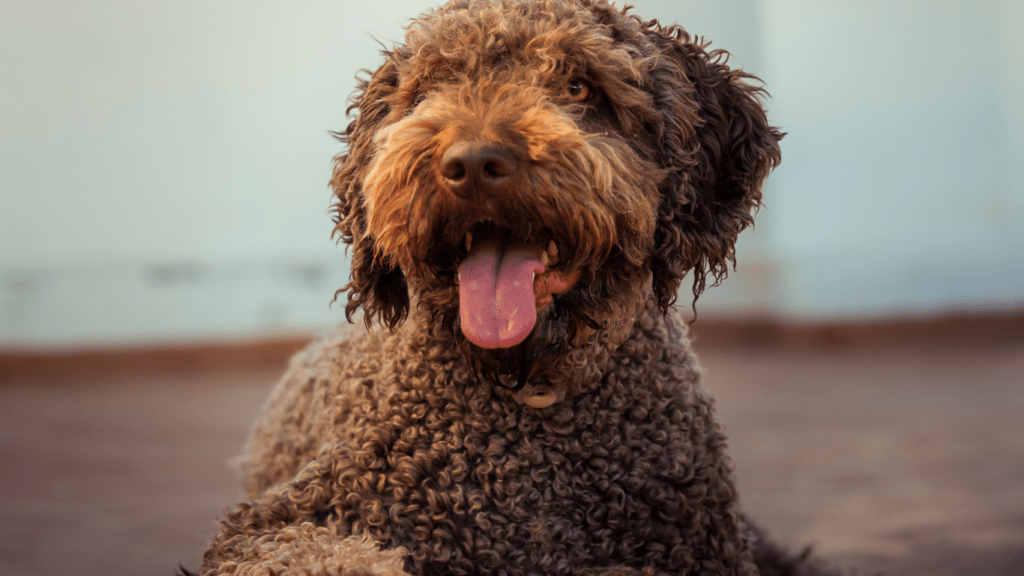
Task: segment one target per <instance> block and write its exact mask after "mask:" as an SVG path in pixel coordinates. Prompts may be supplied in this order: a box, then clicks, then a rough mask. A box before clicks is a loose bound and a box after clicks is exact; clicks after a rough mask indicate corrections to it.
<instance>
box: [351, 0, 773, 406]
mask: <svg viewBox="0 0 1024 576" xmlns="http://www.w3.org/2000/svg"><path fill="white" fill-rule="evenodd" d="M405 41H406V42H405V44H404V45H403V46H398V47H396V48H395V49H394V50H393V51H390V52H387V53H386V56H387V61H386V62H385V64H384V65H383V66H381V67H380V68H379V69H378V70H377V71H376V72H374V73H373V75H372V77H371V78H370V79H369V80H368V81H363V82H362V83H361V86H360V91H359V92H357V95H356V97H355V104H354V107H357V108H358V116H357V118H356V119H355V120H354V121H353V122H352V123H351V124H350V125H349V127H348V128H347V130H346V131H345V133H344V135H343V137H342V138H343V140H344V141H345V142H347V143H348V144H349V149H348V152H347V154H346V155H344V156H341V157H339V158H338V159H337V164H336V170H335V174H334V177H333V179H332V182H331V184H332V187H333V188H334V191H335V193H336V195H337V198H338V203H337V206H336V209H337V212H338V226H337V229H336V231H337V232H338V233H340V234H341V236H342V238H343V239H344V241H345V242H348V243H350V244H352V246H353V248H354V251H353V263H352V264H353V270H352V281H351V283H350V284H349V285H348V286H347V287H346V289H347V290H348V291H349V296H348V298H349V302H348V307H347V312H348V313H349V315H351V314H352V313H354V311H355V310H356V309H357V308H358V307H360V306H362V307H363V308H364V310H365V312H366V318H367V321H372V320H373V319H379V320H381V321H383V322H384V323H385V324H387V325H389V326H391V327H394V326H395V325H397V324H398V323H400V322H402V321H403V320H404V318H405V317H406V314H407V313H408V309H409V306H410V292H411V294H412V301H413V302H415V303H416V305H418V306H422V307H424V308H425V309H426V311H427V312H428V313H429V317H430V318H431V319H432V320H433V321H435V322H438V323H440V324H441V325H442V326H444V327H445V328H446V329H448V330H449V331H450V332H451V333H452V334H453V335H454V337H455V338H456V341H457V342H459V343H460V345H461V346H462V347H463V350H464V351H465V353H466V355H467V357H468V358H469V360H470V363H471V365H473V366H474V367H475V368H476V369H477V370H478V372H479V373H481V374H482V375H484V376H485V377H486V378H488V379H491V380H497V381H500V382H502V383H504V384H505V385H507V386H509V387H511V388H513V389H518V388H522V387H523V386H527V388H526V390H527V391H526V392H525V393H521V394H519V396H517V397H519V398H520V399H523V398H526V399H527V403H529V404H531V405H535V406H540V405H545V404H546V403H549V401H554V400H557V399H560V398H563V397H565V396H566V395H571V394H575V393H579V392H581V391H584V390H587V389H588V388H589V387H591V386H592V385H593V384H594V383H596V380H597V379H599V378H600V369H599V365H600V364H601V363H602V362H603V361H604V360H605V359H607V356H608V354H610V352H611V351H612V350H613V349H614V348H616V347H618V346H619V345H620V344H621V343H622V341H623V340H624V339H625V338H626V336H627V335H628V333H629V331H630V329H631V327H632V323H633V320H634V319H635V318H636V316H637V314H638V313H639V311H640V310H641V309H642V308H643V307H644V306H645V303H646V302H647V300H648V298H651V297H652V296H653V299H654V301H656V302H657V304H658V305H659V306H660V307H661V308H662V309H663V310H664V309H666V308H667V307H668V306H669V305H671V303H672V302H673V301H674V299H675V294H676V291H677V289H678V286H679V284H680V282H681V280H682V278H683V276H684V275H685V274H686V273H687V272H688V271H690V270H693V271H694V293H695V295H697V294H699V293H700V291H701V290H703V288H704V286H705V284H706V279H707V275H708V274H711V275H712V276H713V277H714V278H715V279H718V278H720V277H721V276H723V275H724V274H725V272H726V270H727V266H728V263H729V262H730V261H731V260H732V259H733V245H734V243H735V240H736V236H737V234H738V233H739V232H740V231H741V230H742V229H743V228H744V227H745V226H747V225H748V224H749V223H750V222H751V221H752V215H751V212H752V211H753V210H754V209H755V208H756V206H757V205H758V203H759V200H760V187H761V185H762V183H763V180H764V178H765V176H766V175H767V174H768V172H769V171H770V170H771V168H772V167H774V166H775V165H776V164H777V163H778V161H779V149H778V140H779V139H780V138H781V134H779V133H778V132H777V131H776V130H774V129H773V128H771V127H769V126H768V124H767V121H766V119H765V115H764V111H763V109H762V108H761V106H760V104H759V102H758V100H757V95H758V90H757V89H756V88H754V87H751V86H750V85H748V84H746V83H745V82H744V80H745V79H746V78H749V77H747V76H745V75H744V74H742V73H740V72H734V71H730V70H729V69H728V68H727V67H726V66H725V65H724V64H723V63H721V62H720V61H719V58H718V57H717V55H716V54H714V53H711V54H708V53H706V52H705V50H704V46H703V45H701V44H695V43H691V42H690V39H689V37H688V36H687V35H686V33H685V32H683V31H682V29H680V28H678V27H668V28H663V27H660V26H659V25H658V24H657V23H656V22H644V21H643V20H640V19H639V18H637V17H635V16H632V15H627V14H625V13H623V12H619V11H616V10H614V9H613V8H612V7H610V6H609V5H607V4H606V3H605V2H602V1H600V0H595V1H592V2H591V1H586V0H580V1H576V2H573V1H558V0H494V1H486V0H457V1H454V2H451V3H449V4H448V5H446V6H444V7H442V8H440V9H437V10H434V11H432V12H428V13H427V14H426V15H424V16H423V17H421V18H420V19H418V20H415V21H414V22H413V23H412V24H411V25H410V27H409V29H408V32H407V34H406V39H405ZM524 394H525V395H524ZM538 397H543V398H544V399H543V400H537V398H538Z"/></svg>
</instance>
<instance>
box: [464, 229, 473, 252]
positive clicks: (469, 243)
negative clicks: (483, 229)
mask: <svg viewBox="0 0 1024 576" xmlns="http://www.w3.org/2000/svg"><path fill="white" fill-rule="evenodd" d="M472 247H473V232H466V251H467V252H468V251H469V249H470V248H472Z"/></svg>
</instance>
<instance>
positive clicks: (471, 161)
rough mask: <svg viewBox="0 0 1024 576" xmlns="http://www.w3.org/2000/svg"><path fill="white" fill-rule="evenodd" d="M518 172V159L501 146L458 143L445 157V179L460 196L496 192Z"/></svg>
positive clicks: (443, 161)
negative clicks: (495, 190)
mask: <svg viewBox="0 0 1024 576" xmlns="http://www.w3.org/2000/svg"><path fill="white" fill-rule="evenodd" d="M515 171H516V157H515V156H513V155H512V153H511V152H509V151H508V150H506V149H505V148H503V147H501V146H498V145H497V144H488V143H485V142H467V141H462V142H456V143H455V144H452V145H451V147H450V148H448V150H447V151H446V152H445V153H444V156H443V157H442V158H441V176H442V177H443V178H444V180H445V182H446V183H447V184H448V187H449V188H450V189H451V191H452V192H454V193H455V194H456V195H458V196H462V197H463V198H468V197H471V196H473V195H474V194H488V193H491V192H493V191H494V189H495V188H497V187H498V186H500V185H501V184H502V183H503V182H505V181H506V180H508V179H509V177H510V176H511V175H512V174H513V173H514V172H515Z"/></svg>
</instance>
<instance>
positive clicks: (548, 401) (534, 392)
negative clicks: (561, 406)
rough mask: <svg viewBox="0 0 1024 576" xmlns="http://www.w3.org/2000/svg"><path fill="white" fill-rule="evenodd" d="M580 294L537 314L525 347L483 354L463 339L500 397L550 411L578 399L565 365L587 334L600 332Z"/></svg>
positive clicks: (557, 301) (468, 353) (489, 350)
mask: <svg viewBox="0 0 1024 576" xmlns="http://www.w3.org/2000/svg"><path fill="white" fill-rule="evenodd" d="M577 296H578V295H577V294H576V293H575V291H570V292H568V293H566V294H563V295H561V296H558V297H556V298H554V299H553V301H552V302H551V304H550V305H548V306H545V307H544V308H543V309H542V310H539V311H538V313H537V322H536V325H535V326H534V327H533V330H532V331H531V332H530V333H529V335H528V336H527V337H526V338H525V339H524V340H523V341H522V342H521V343H519V344H516V345H514V346H510V347H507V348H482V347H479V346H476V345H474V344H472V343H471V342H470V341H469V339H467V338H466V337H465V335H464V334H462V333H460V334H458V339H459V341H460V343H461V347H462V349H463V353H464V354H465V355H466V358H467V360H468V361H469V363H470V365H471V366H473V367H474V370H475V371H476V373H477V375H478V377H480V378H481V379H483V380H485V381H488V382H491V383H493V384H496V388H497V389H498V390H500V392H499V393H500V394H503V395H507V396H508V397H510V398H512V399H514V400H515V401H517V402H519V403H521V404H524V405H526V406H529V407H531V408H537V409H541V408H547V407H548V406H551V405H553V404H555V403H557V402H561V401H562V400H565V398H567V397H568V396H570V395H572V394H573V391H571V390H569V386H568V382H570V381H571V380H566V379H565V378H555V379H549V378H548V375H551V374H554V375H559V374H561V373H562V372H564V370H565V367H564V366H562V363H563V360H564V358H565V356H566V355H567V354H569V353H570V351H571V350H572V349H573V344H572V343H573V342H574V341H575V340H576V336H577V334H578V333H579V331H580V330H581V329H583V330H586V329H596V328H597V326H596V324H595V322H594V320H593V319H592V318H591V317H590V315H589V314H588V313H587V311H586V310H585V308H584V307H583V306H581V305H580V303H579V302H578V300H579V298H578V297H577Z"/></svg>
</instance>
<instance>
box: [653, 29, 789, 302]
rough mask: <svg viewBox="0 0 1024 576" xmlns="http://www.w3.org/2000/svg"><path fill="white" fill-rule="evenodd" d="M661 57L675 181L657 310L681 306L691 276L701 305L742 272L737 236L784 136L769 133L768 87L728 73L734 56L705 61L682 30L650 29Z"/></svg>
mask: <svg viewBox="0 0 1024 576" xmlns="http://www.w3.org/2000/svg"><path fill="white" fill-rule="evenodd" d="M649 26H650V28H648V30H647V37H648V39H649V40H651V41H652V42H654V44H655V46H656V47H657V49H658V51H659V52H660V54H659V55H658V56H657V61H656V63H655V65H654V69H653V70H652V76H651V79H652V81H653V83H652V93H653V96H654V100H655V105H656V106H657V107H658V109H659V110H660V111H661V112H662V114H663V125H664V129H663V133H662V140H661V143H660V144H661V154H662V155H663V157H662V158H661V160H662V165H663V166H665V167H666V168H668V169H669V175H668V176H667V178H666V179H665V181H664V182H663V183H662V186H661V205H660V206H659V209H658V225H657V228H656V231H655V252H654V257H653V261H652V268H653V274H654V290H655V295H656V297H657V299H658V304H659V305H660V306H661V307H662V309H667V308H668V306H670V305H671V304H672V303H673V302H674V301H675V299H676V293H677V291H678V289H679V284H680V282H681V281H682V279H683V276H685V275H686V273H687V272H688V271H690V270H692V271H693V274H694V277H693V294H694V299H696V298H697V297H699V296H700V294H701V292H703V290H704V288H705V287H706V286H707V285H708V277H709V276H710V277H711V278H712V282H711V285H715V284H717V283H718V282H719V281H721V280H722V279H723V278H724V277H725V275H726V274H727V273H728V270H729V264H730V263H732V265H733V266H735V264H736V260H735V244H736V237H737V236H738V235H739V233H740V232H741V231H742V230H743V229H744V228H746V227H747V226H749V225H750V224H752V223H753V221H754V216H753V213H754V212H755V211H756V210H757V208H758V207H759V206H760V204H761V187H762V185H763V184H764V180H765V178H766V177H767V176H768V173H769V172H770V171H771V170H772V168H774V167H775V166H777V165H778V163H779V161H780V160H781V153H780V151H779V140H781V139H782V137H783V136H784V134H782V133H781V132H779V131H778V130H777V129H776V128H774V127H772V126H769V125H768V120H767V118H766V116H765V111H764V108H763V107H762V106H761V102H760V97H761V96H762V95H763V94H764V91H763V90H762V89H761V88H760V87H759V85H760V81H759V80H758V79H757V78H755V77H753V76H751V75H749V74H746V73H745V72H743V71H741V70H730V69H729V67H728V66H726V60H727V58H728V53H726V52H724V51H720V50H715V51H710V52H709V51H707V50H706V48H707V46H708V43H706V42H703V41H702V40H698V41H691V39H690V37H689V35H688V34H687V33H686V32H685V31H684V30H683V29H682V28H680V27H679V26H670V27H661V26H659V25H658V24H657V23H656V22H651V23H649Z"/></svg>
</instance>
